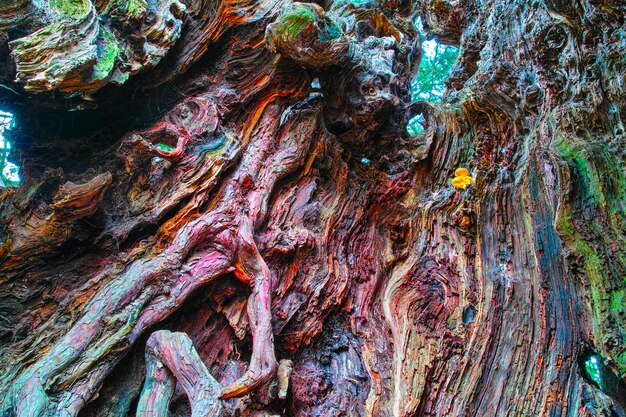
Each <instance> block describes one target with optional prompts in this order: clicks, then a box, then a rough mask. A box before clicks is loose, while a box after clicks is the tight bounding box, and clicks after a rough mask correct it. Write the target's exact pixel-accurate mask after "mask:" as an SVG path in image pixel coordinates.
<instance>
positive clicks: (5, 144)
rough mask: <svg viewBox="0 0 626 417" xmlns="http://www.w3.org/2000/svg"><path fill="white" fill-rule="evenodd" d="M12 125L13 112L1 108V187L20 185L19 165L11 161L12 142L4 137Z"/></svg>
mask: <svg viewBox="0 0 626 417" xmlns="http://www.w3.org/2000/svg"><path fill="white" fill-rule="evenodd" d="M12 127H13V114H11V113H9V112H5V111H1V110H0V187H17V186H18V185H20V175H19V167H18V166H17V165H15V164H14V163H12V162H9V155H10V154H11V143H10V142H9V141H8V140H6V139H5V137H4V132H6V131H7V130H9V129H11V128H12Z"/></svg>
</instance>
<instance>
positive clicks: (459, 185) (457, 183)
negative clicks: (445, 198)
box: [452, 168, 474, 190]
mask: <svg viewBox="0 0 626 417" xmlns="http://www.w3.org/2000/svg"><path fill="white" fill-rule="evenodd" d="M454 175H455V177H454V179H453V180H452V186H453V187H454V188H456V189H457V190H464V189H466V188H467V186H468V185H472V184H473V183H474V178H472V177H470V176H469V171H468V170H467V169H465V168H457V169H456V171H454Z"/></svg>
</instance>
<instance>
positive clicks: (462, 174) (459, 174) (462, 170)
mask: <svg viewBox="0 0 626 417" xmlns="http://www.w3.org/2000/svg"><path fill="white" fill-rule="evenodd" d="M454 176H455V177H468V176H469V171H468V170H467V169H465V168H457V169H456V171H454Z"/></svg>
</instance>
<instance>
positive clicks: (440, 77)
mask: <svg viewBox="0 0 626 417" xmlns="http://www.w3.org/2000/svg"><path fill="white" fill-rule="evenodd" d="M415 27H416V28H417V30H418V32H419V33H420V36H421V37H422V51H423V56H422V62H421V64H420V69H419V71H418V73H417V75H416V76H415V78H413V80H411V99H412V101H414V102H415V101H428V102H431V103H440V102H441V97H442V96H443V93H444V90H445V81H446V79H447V78H448V77H449V76H450V73H451V72H452V67H453V66H454V63H455V62H456V58H457V57H458V55H459V48H456V47H454V46H448V45H442V44H440V43H439V42H437V40H436V39H427V37H426V35H425V34H424V27H423V26H422V22H421V20H420V19H419V18H418V19H417V20H416V21H415ZM423 121H424V117H423V115H421V114H418V115H416V116H414V117H413V118H412V119H411V120H410V121H409V123H408V125H407V132H408V133H409V135H411V136H418V135H421V134H422V133H423V132H424V127H423V126H422V122H423Z"/></svg>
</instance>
